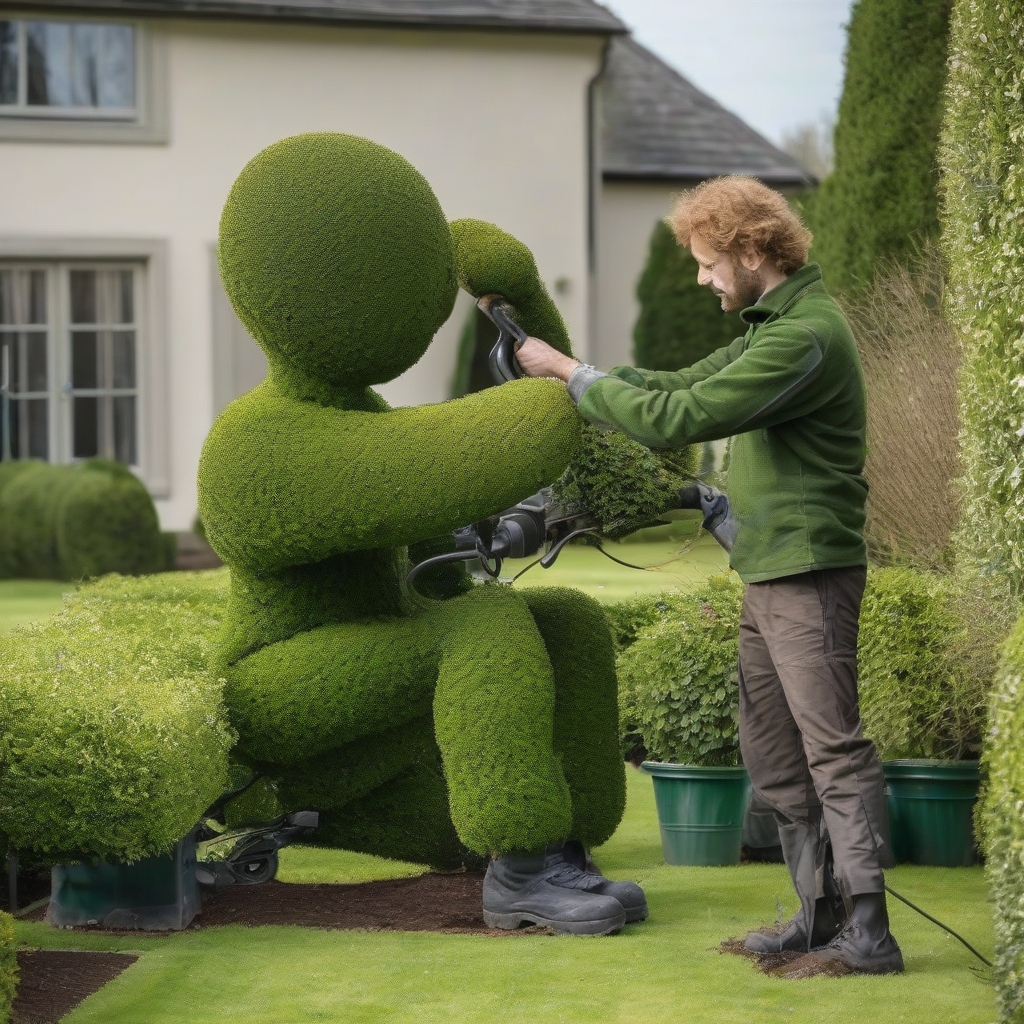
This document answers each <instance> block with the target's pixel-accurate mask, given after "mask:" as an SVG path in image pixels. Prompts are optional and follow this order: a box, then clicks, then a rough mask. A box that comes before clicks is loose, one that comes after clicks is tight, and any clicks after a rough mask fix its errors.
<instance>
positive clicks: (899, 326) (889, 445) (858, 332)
mask: <svg viewBox="0 0 1024 1024" xmlns="http://www.w3.org/2000/svg"><path fill="white" fill-rule="evenodd" d="M944 277H945V269H944V267H943V265H942V259H941V256H940V254H939V252H938V250H937V249H936V248H935V247H934V246H927V247H924V248H923V249H922V250H921V252H920V253H919V254H918V255H917V256H916V257H914V258H913V259H912V260H911V262H910V265H909V266H904V265H902V264H899V263H895V262H889V263H886V264H884V265H883V266H882V267H881V268H880V269H879V272H878V273H877V274H876V275H875V278H874V281H873V282H872V284H871V286H870V287H869V288H868V289H867V290H866V291H865V292H863V293H862V294H860V295H859V296H858V297H857V298H856V299H855V300H854V301H851V302H847V303H844V310H845V312H846V315H847V318H848V319H849V321H850V326H851V328H852V329H853V334H854V337H855V338H856V339H857V347H858V348H859V349H860V354H861V360H862V362H863V364H864V376H865V378H866V382H867V395H868V434H867V463H866V465H865V468H864V475H865V476H866V477H867V480H868V485H869V488H870V489H869V491H868V505H867V522H866V523H865V527H864V536H865V540H866V541H867V544H868V553H869V554H870V556H871V558H872V560H873V561H875V562H882V563H885V564H891V563H902V564H909V565H914V566H917V567H918V568H939V567H943V566H945V567H947V568H948V567H949V564H950V562H951V560H952V553H951V538H952V534H953V530H954V528H955V527H956V523H957V519H958V517H959V510H960V500H959V498H960V496H959V494H958V492H957V489H956V487H955V481H956V477H957V476H958V475H959V472H960V462H959V457H958V447H959V446H958V438H957V433H958V428H959V424H958V417H957V397H956V391H957V373H958V368H959V363H960V343H959V339H958V338H957V335H956V332H955V331H954V329H953V328H952V326H951V325H950V323H949V321H948V320H947V319H946V317H945V316H944V315H943V311H942V293H943V287H944Z"/></svg>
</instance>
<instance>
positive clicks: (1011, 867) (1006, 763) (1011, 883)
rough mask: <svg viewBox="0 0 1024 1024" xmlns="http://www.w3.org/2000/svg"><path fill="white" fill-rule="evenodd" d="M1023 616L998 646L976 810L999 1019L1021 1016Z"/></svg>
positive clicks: (1011, 1023) (1011, 1022) (1016, 1021)
mask: <svg viewBox="0 0 1024 1024" xmlns="http://www.w3.org/2000/svg"><path fill="white" fill-rule="evenodd" d="M1021 736H1024V618H1021V620H1020V621H1019V622H1018V623H1017V626H1016V628H1015V629H1014V631H1013V633H1012V634H1011V636H1010V638H1009V640H1008V641H1007V643H1006V645H1005V647H1004V649H1003V658H1002V661H1001V663H1000V666H999V673H998V675H997V677H996V683H995V686H994V687H993V691H992V701H991V704H990V706H989V728H988V739H987V743H986V748H985V756H984V764H985V768H986V769H987V774H988V788H987V791H986V794H985V802H984V806H983V809H982V818H983V823H984V828H983V833H984V838H985V856H986V861H985V873H986V875H987V876H988V880H989V884H990V886H991V890H992V900H993V903H994V907H995V932H996V956H995V986H996V995H997V999H998V1003H999V1009H1000V1019H1001V1020H1002V1021H1004V1022H1006V1024H1020V1022H1021V1021H1024V816H1022V814H1021V807H1022V806H1024V747H1022V746H1021Z"/></svg>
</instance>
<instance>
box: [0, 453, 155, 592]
mask: <svg viewBox="0 0 1024 1024" xmlns="http://www.w3.org/2000/svg"><path fill="white" fill-rule="evenodd" d="M168 536H169V535H165V534H162V533H161V532H160V523H159V520H158V519H157V514H156V508H155V507H154V505H153V499H152V498H151V497H150V496H149V492H148V491H147V490H146V488H145V487H144V486H143V485H142V483H141V482H140V481H139V480H138V479H137V478H136V477H135V476H134V475H133V474H132V473H131V471H130V470H128V469H127V468H125V467H124V466H122V465H121V464H120V463H117V462H109V461H107V460H105V459H90V460H89V461H87V462H79V463H76V464H74V465H70V466H55V465H51V464H50V463H47V462H36V461H34V460H28V461H24V462H12V463H8V464H6V465H5V466H3V467H0V578H4V577H15V576H21V577H29V578H34V579H60V580H79V579H84V578H87V577H91V576H101V575H103V574H104V573H108V572H119V573H125V574H130V575H138V574H141V573H149V572H160V571H162V570H163V569H165V568H168V567H169V562H170V563H171V564H173V557H174V556H173V538H171V540H170V541H168Z"/></svg>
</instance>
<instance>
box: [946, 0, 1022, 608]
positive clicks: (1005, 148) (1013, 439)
mask: <svg viewBox="0 0 1024 1024" xmlns="http://www.w3.org/2000/svg"><path fill="white" fill-rule="evenodd" d="M949 66H950V77H949V85H948V90H947V109H946V120H945V124H944V126H943V132H942V145H941V150H940V156H941V163H942V169H943V209H942V218H943V247H944V250H945V253H946V257H947V260H948V262H949V290H948V293H947V306H948V310H949V314H950V318H951V320H952V321H953V323H954V324H955V325H956V326H957V328H958V329H959V330H960V332H961V334H962V337H963V344H964V359H963V371H962V375H961V390H960V416H961V423H962V434H961V440H962V458H963V470H964V475H963V480H962V487H963V491H964V509H963V517H962V520H961V524H960V527H959V529H958V531H957V535H956V538H955V546H956V553H957V561H958V563H959V564H961V565H963V566H965V567H968V568H973V569H976V570H978V571H980V572H981V573H983V574H984V575H985V576H986V577H988V579H989V580H990V581H991V582H992V583H993V584H995V585H996V589H997V590H1002V591H1007V592H1009V593H1010V594H1012V595H1014V596H1016V597H1018V598H1019V597H1021V596H1022V595H1024V439H1022V438H1024V435H1022V430H1024V375H1022V373H1021V362H1022V355H1024V335H1022V333H1021V322H1022V320H1024V162H1022V161H1021V158H1020V147H1021V136H1022V133H1024V103H1022V101H1021V97H1022V95H1024V8H1022V7H1021V5H1020V3H1018V2H1017V0H961V2H959V3H958V4H957V5H956V8H955V15H954V18H953V27H952V32H951V42H950V65H949Z"/></svg>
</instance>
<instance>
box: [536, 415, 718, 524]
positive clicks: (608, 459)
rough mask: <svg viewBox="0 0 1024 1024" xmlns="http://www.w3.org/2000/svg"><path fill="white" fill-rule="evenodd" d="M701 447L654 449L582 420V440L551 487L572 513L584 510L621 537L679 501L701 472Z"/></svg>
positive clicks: (674, 505) (649, 522)
mask: <svg viewBox="0 0 1024 1024" xmlns="http://www.w3.org/2000/svg"><path fill="white" fill-rule="evenodd" d="M702 454H703V453H702V450H701V448H700V446H699V445H690V446H689V447H688V448H680V449H678V450H675V451H658V452H654V451H651V449H649V448H645V447H644V446H643V445H641V444H637V442H636V441H633V440H631V439H630V438H628V437H626V435H625V434H619V433H616V432H612V431H604V430H598V429H597V428H596V427H592V426H590V425H584V426H583V430H582V438H581V446H580V450H579V452H578V453H577V455H576V457H575V458H574V459H573V461H572V462H571V463H570V464H569V466H568V468H567V469H566V471H565V473H563V474H562V476H561V477H560V478H559V479H558V481H557V482H556V483H555V485H554V487H553V488H552V492H553V496H554V498H555V499H556V500H557V501H558V503H559V505H560V506H561V507H562V508H563V509H564V510H565V511H566V512H568V513H577V512H579V513H584V514H586V515H589V516H591V517H592V518H593V519H594V520H596V521H597V523H599V524H600V529H601V533H602V534H603V535H604V536H606V537H612V538H614V539H618V538H621V537H625V536H627V535H628V534H630V533H633V532H635V531H636V530H638V529H642V528H643V527H645V526H650V525H651V524H652V523H655V522H657V521H658V517H659V516H661V515H662V514H663V513H665V512H667V511H669V510H670V509H672V508H676V507H677V506H678V495H679V490H680V489H681V488H682V487H683V486H684V485H685V484H686V483H687V482H688V481H690V480H692V479H693V478H694V476H696V474H697V470H698V469H699V468H700V463H701V457H702Z"/></svg>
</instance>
